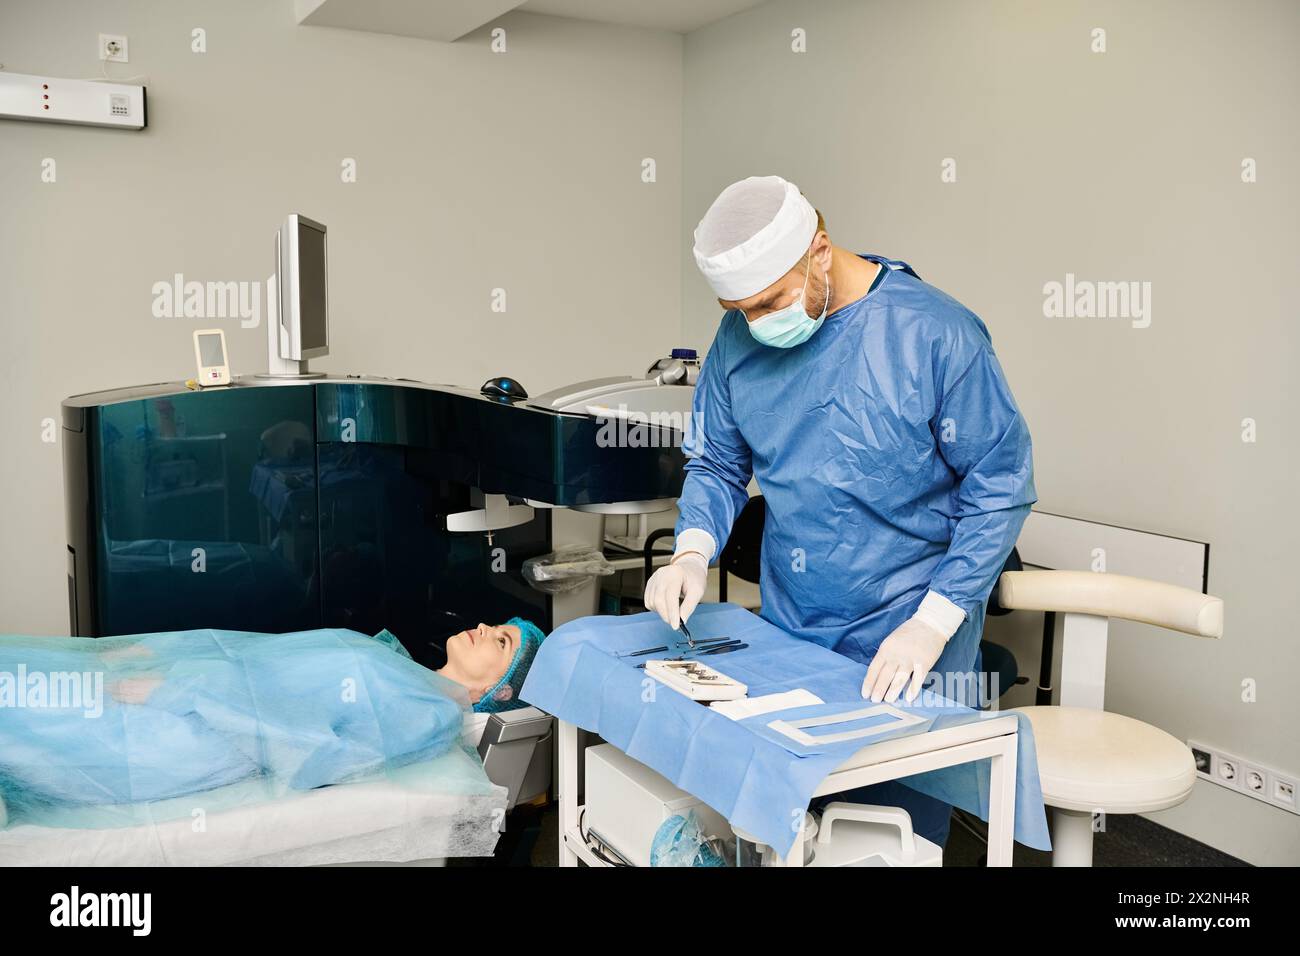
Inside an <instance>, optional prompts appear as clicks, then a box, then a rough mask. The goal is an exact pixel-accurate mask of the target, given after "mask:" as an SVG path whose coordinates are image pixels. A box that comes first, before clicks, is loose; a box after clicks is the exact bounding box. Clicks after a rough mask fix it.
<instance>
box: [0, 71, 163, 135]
mask: <svg viewBox="0 0 1300 956" xmlns="http://www.w3.org/2000/svg"><path fill="white" fill-rule="evenodd" d="M0 119H19V120H37V121H44V122H47V123H74V124H77V125H80V126H111V127H115V128H117V129H144V128H145V126H146V124H147V121H146V116H145V97H144V87H143V86H139V85H138V84H134V83H107V82H105V83H101V82H99V81H97V80H63V79H59V78H58V77H55V76H36V75H33V74H30V73H5V72H0Z"/></svg>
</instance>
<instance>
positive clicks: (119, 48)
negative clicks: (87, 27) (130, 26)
mask: <svg viewBox="0 0 1300 956" xmlns="http://www.w3.org/2000/svg"><path fill="white" fill-rule="evenodd" d="M99 58H100V59H101V60H111V61H112V62H113V63H129V62H130V57H129V56H128V55H127V46H126V37H125V36H122V35H121V34H117V33H101V34H100V35H99Z"/></svg>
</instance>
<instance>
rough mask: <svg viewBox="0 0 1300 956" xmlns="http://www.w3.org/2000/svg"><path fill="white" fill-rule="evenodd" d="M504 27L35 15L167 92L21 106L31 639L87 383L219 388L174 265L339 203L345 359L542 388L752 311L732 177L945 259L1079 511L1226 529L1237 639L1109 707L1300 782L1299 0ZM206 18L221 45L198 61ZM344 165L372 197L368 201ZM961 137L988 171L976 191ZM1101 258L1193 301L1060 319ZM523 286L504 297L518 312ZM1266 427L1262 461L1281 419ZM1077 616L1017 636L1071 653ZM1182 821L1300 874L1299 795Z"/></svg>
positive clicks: (10, 135)
mask: <svg viewBox="0 0 1300 956" xmlns="http://www.w3.org/2000/svg"><path fill="white" fill-rule="evenodd" d="M497 25H503V26H505V27H506V28H507V32H508V43H509V52H508V53H507V54H505V55H493V54H491V53H490V52H489V51H488V45H487V36H486V33H485V32H482V31H481V32H480V33H478V34H474V35H472V36H471V37H469V38H467V39H466V40H463V41H461V42H458V43H455V44H440V43H436V42H431V41H423V40H411V39H402V38H398V37H392V36H380V35H369V34H362V33H354V32H351V31H339V30H330V29H323V28H304V27H298V26H296V25H295V24H294V21H293V17H292V3H291V2H289V0H284V2H266V0H263V2H258V0H227V2H223V3H220V4H215V3H199V2H196V0H182V2H163V0H138V2H131V3H127V2H125V0H104V2H89V0H83V2H75V0H45V2H36V0H10V2H6V3H4V4H2V5H0V62H3V63H4V64H5V67H6V69H8V70H11V71H14V72H44V73H50V74H54V75H63V76H92V75H97V74H98V71H99V68H100V65H99V63H98V61H96V60H94V59H93V49H94V43H95V37H96V34H98V33H99V32H101V31H103V32H120V33H126V34H128V35H129V37H130V50H131V63H130V64H129V65H126V66H114V67H113V69H112V70H111V75H113V76H124V75H132V74H136V73H146V74H148V76H149V110H150V128H149V129H148V130H147V131H145V132H143V133H126V132H119V131H108V130H97V129H83V128H75V127H58V126H50V125H38V124H24V123H12V122H5V123H0V197H2V198H3V203H4V205H3V209H4V215H3V220H0V363H2V364H0V372H3V374H0V399H2V400H3V409H4V414H3V415H0V449H3V454H0V526H2V528H3V531H4V534H3V535H2V536H0V631H3V632H11V633H24V632H28V633H63V632H66V627H67V623H66V620H67V619H66V608H65V598H64V583H63V575H64V557H63V548H62V542H63V540H64V539H63V515H62V479H61V466H60V457H59V456H60V452H59V448H58V446H57V445H45V444H42V443H41V441H40V431H41V421H42V419H44V418H46V417H55V418H57V416H58V403H59V401H60V400H61V399H62V398H63V397H64V396H66V395H68V394H70V393H73V392H78V391H86V390H91V389H99V388H105V387H109V386H116V385H122V384H134V383H140V382H148V381H157V380H163V379H172V378H178V377H182V376H184V375H187V374H190V362H191V351H190V344H189V341H190V340H189V336H190V332H191V331H192V330H193V328H195V327H196V326H197V324H198V323H197V322H196V321H195V320H184V319H155V318H153V317H152V316H151V314H150V305H151V298H152V297H151V292H150V289H151V287H152V285H153V283H154V282H156V281H158V280H160V279H167V278H169V277H170V276H171V275H172V274H173V273H175V272H182V273H184V274H185V275H186V276H187V277H188V278H194V279H200V280H207V279H216V280H261V279H262V278H264V276H265V275H266V274H267V273H268V272H269V271H270V268H271V261H270V258H271V233H272V231H273V229H274V228H275V227H276V226H277V225H278V224H279V222H280V221H281V219H282V218H283V216H284V215H285V214H286V213H288V212H290V211H302V212H304V213H307V214H308V215H312V216H314V217H316V218H318V219H321V220H323V221H324V222H326V223H328V225H329V227H330V253H331V276H330V278H331V297H332V302H331V304H332V308H333V328H332V334H333V337H334V340H333V354H332V355H331V356H330V357H329V358H328V359H326V360H323V361H319V362H317V363H316V364H317V366H318V367H321V368H325V369H330V370H336V371H360V372H368V373H373V374H385V375H404V376H409V377H413V378H421V379H426V380H432V381H445V382H453V383H458V384H471V385H472V384H477V383H478V382H480V381H482V380H483V379H484V378H486V377H487V376H488V375H489V374H494V373H498V372H507V373H511V374H514V375H516V376H517V377H519V378H520V379H522V380H523V381H524V383H525V384H526V385H527V386H528V387H529V388H530V389H533V390H537V391H540V390H543V389H546V388H549V387H552V386H555V385H559V384H561V383H563V382H566V381H572V380H576V379H580V378H584V377H588V376H589V375H591V374H615V373H631V372H637V371H641V370H643V368H644V365H645V364H646V360H647V359H648V358H650V357H653V356H654V355H657V354H660V353H662V352H663V351H664V350H666V349H667V348H669V347H671V346H673V345H679V344H687V345H695V346H697V347H699V348H701V349H703V348H705V347H707V345H708V343H709V340H710V338H711V336H712V332H713V328H714V325H715V324H716V322H717V319H718V314H717V308H716V305H715V304H714V303H713V302H712V298H711V296H710V295H709V293H708V291H707V289H706V288H705V286H704V284H703V282H702V281H701V280H700V279H699V277H698V276H697V275H696V273H695V271H694V266H693V264H692V263H691V262H690V242H689V232H690V229H691V228H692V227H693V226H694V223H695V222H696V221H697V220H698V218H699V216H700V215H701V214H702V213H703V211H704V209H705V208H706V207H707V205H708V203H709V202H710V201H711V200H712V198H713V197H714V195H716V193H717V192H718V190H720V189H721V188H722V187H723V186H724V185H726V184H727V183H728V182H731V181H732V180H734V179H737V178H740V177H742V176H745V175H750V174H753V173H767V172H780V173H781V174H783V175H785V176H787V177H788V178H790V179H792V180H794V181H795V182H797V183H799V184H800V186H801V187H802V188H803V189H804V191H805V192H806V193H807V194H808V195H809V197H810V198H811V199H812V200H813V201H814V203H816V204H817V205H818V206H819V207H820V208H821V209H822V210H823V212H824V213H825V214H826V216H827V219H828V222H829V225H830V231H831V235H832V237H833V238H834V239H835V240H836V241H837V242H839V243H840V244H841V245H844V246H846V247H849V248H852V249H856V250H860V251H875V252H881V253H884V254H887V255H892V256H896V257H901V258H905V259H908V260H909V261H911V262H912V264H913V265H914V266H916V268H917V269H918V271H920V273H921V274H922V276H924V277H925V278H927V279H929V280H931V281H933V282H935V283H936V284H937V285H939V286H940V287H942V288H944V289H946V290H947V291H949V292H951V293H952V294H954V295H956V296H957V297H958V298H960V299H962V300H963V301H964V302H966V303H967V304H968V305H970V306H971V307H972V308H974V309H975V310H976V311H977V312H979V313H980V314H981V315H982V316H983V317H984V319H985V320H986V321H987V323H988V325H989V327H990V329H991V331H992V333H993V336H994V340H995V343H996V345H997V347H998V351H999V354H1000V356H1001V358H1002V361H1003V363H1004V365H1005V367H1006V369H1007V372H1008V375H1009V376H1010V378H1011V381H1012V384H1013V387H1014V388H1015V391H1016V393H1017V396H1018V398H1019V400H1020V402H1021V404H1022V406H1023V407H1024V410H1025V413H1026V415H1027V417H1028V419H1029V422H1030V426H1031V429H1032V431H1033V435H1034V440H1035V448H1036V460H1037V469H1038V488H1039V493H1040V496H1041V505H1042V506H1043V507H1044V508H1046V509H1048V510H1052V511H1056V512H1059V513H1064V514H1070V515H1076V516H1079V517H1084V518H1089V519H1093V520H1098V521H1105V522H1111V523H1115V524H1123V525H1129V526H1133V527H1138V528H1143V529H1147V530H1152V531H1157V532H1163V533H1168V534H1174V535H1181V536H1185V537H1189V538H1196V539H1200V540H1206V541H1209V542H1210V543H1211V562H1210V588H1211V591H1212V592H1213V593H1215V594H1219V595H1221V596H1222V597H1223V598H1224V599H1225V601H1226V602H1227V611H1228V614H1227V620H1228V624H1227V628H1226V634H1225V636H1224V639H1223V640H1222V641H1221V642H1217V643H1215V642H1203V641H1197V640H1193V639H1191V638H1183V637H1175V636H1172V635H1165V634H1161V633H1157V632H1155V631H1153V630H1152V629H1150V628H1144V627H1140V626H1132V627H1116V628H1115V630H1114V633H1115V640H1114V641H1113V642H1112V651H1111V667H1110V674H1109V696H1108V704H1109V706H1110V707H1111V708H1112V709H1114V710H1118V711H1121V712H1123V713H1129V714H1133V715H1135V716H1138V717H1141V718H1143V719H1147V720H1150V721H1152V722H1154V723H1156V724H1158V725H1160V726H1162V727H1164V728H1166V729H1167V730H1168V731H1170V732H1171V733H1173V734H1175V735H1177V736H1179V737H1184V738H1186V737H1195V738H1199V739H1203V740H1205V741H1207V742H1209V743H1213V744H1217V745H1219V746H1221V747H1224V748H1227V749H1230V750H1234V751H1236V752H1238V753H1239V754H1240V755H1242V756H1245V757H1249V758H1253V759H1255V760H1258V761H1260V762H1263V763H1267V764H1273V765H1276V766H1278V767H1279V768H1281V769H1285V770H1289V771H1292V772H1295V773H1300V735H1298V734H1297V732H1296V729H1295V728H1296V727H1297V726H1300V699H1297V697H1296V695H1294V694H1293V693H1291V692H1290V688H1289V687H1288V686H1286V684H1285V682H1287V681H1288V680H1289V679H1290V678H1291V675H1294V674H1295V673H1297V671H1298V670H1300V641H1297V640H1296V638H1295V635H1294V633H1293V632H1294V622H1295V621H1296V620H1297V618H1300V598H1297V592H1298V591H1300V589H1297V587H1296V584H1295V571H1296V561H1295V559H1294V556H1293V555H1294V552H1293V547H1294V544H1293V542H1294V541H1295V540H1296V537H1297V536H1296V531H1297V527H1296V526H1297V523H1298V522H1297V518H1296V512H1295V506H1294V503H1293V497H1294V495H1293V490H1292V489H1293V488H1294V486H1295V482H1296V479H1295V475H1296V472H1297V466H1298V465H1300V461H1298V460H1297V451H1296V447H1297V443H1296V442H1295V440H1294V437H1293V436H1292V435H1290V434H1289V432H1288V429H1289V427H1290V425H1291V422H1292V420H1293V419H1294V417H1295V414H1296V412H1297V411H1300V409H1297V400H1296V391H1295V386H1294V382H1295V376H1294V372H1293V369H1292V363H1293V362H1294V359H1295V356H1296V355H1297V353H1298V352H1300V348H1298V346H1300V341H1298V339H1300V333H1298V332H1297V329H1296V321H1295V320H1296V316H1295V310H1294V306H1293V305H1292V304H1291V298H1290V297H1291V290H1290V288H1289V285H1290V284H1291V276H1293V274H1294V272H1295V267H1294V263H1295V262H1296V261H1297V258H1300V236H1298V235H1297V230H1296V228H1295V224H1296V222H1297V221H1300V216H1298V215H1297V214H1298V213H1300V208H1298V207H1300V194H1298V192H1297V190H1298V189H1300V187H1298V186H1297V181H1296V177H1295V176H1294V173H1293V170H1294V156H1295V155H1296V154H1297V151H1298V150H1300V142H1298V141H1297V140H1298V139H1300V134H1298V133H1297V126H1296V124H1295V123H1294V122H1289V121H1288V120H1287V118H1288V117H1290V116H1292V115H1293V114H1294V109H1295V93H1296V91H1297V89H1298V88H1300V65H1298V63H1297V60H1296V58H1295V57H1294V55H1293V49H1292V47H1293V41H1294V37H1295V35H1296V30H1297V27H1300V7H1296V6H1295V5H1294V4H1291V3H1288V2H1285V0H1277V2H1267V0H1261V2H1258V3H1254V4H1251V5H1249V7H1248V12H1247V13H1245V14H1241V15H1239V11H1237V8H1235V7H1230V6H1229V5H1228V4H1225V3H1207V2H1173V0H1162V2H1158V0H1148V2H1145V3H1142V4H1132V3H1117V2H1113V3H1100V2H1095V3H1088V4H1084V3H1081V2H1074V3H1062V2H1054V3H1050V4H1042V3H1028V2H1025V3H1012V2H965V0H962V2H958V0H923V2H901V0H893V2H884V0H881V2H876V0H854V2H850V0H817V2H800V3H795V2H773V3H770V4H768V5H765V6H763V7H759V8H757V9H755V10H753V11H750V12H748V13H744V14H740V15H737V16H735V17H731V18H729V19H727V20H725V21H722V22H721V23H719V24H716V25H714V26H713V27H709V28H706V29H704V30H701V31H698V32H696V33H693V34H691V35H689V36H688V37H687V38H686V41H685V59H684V63H683V53H682V50H683V44H682V40H681V38H679V37H677V36H675V35H671V34H665V33H658V32H651V31H637V30H627V29H617V28H608V27H601V26H595V25H592V24H585V23H580V22H577V21H571V20H563V19H556V18H550V17H541V16H529V15H526V14H513V15H510V16H507V17H505V18H504V19H503V20H501V21H499V23H498V24H497ZM1098 26H1100V27H1104V28H1106V29H1107V31H1108V43H1109V52H1107V53H1105V54H1101V55H1098V54H1093V53H1090V52H1089V31H1090V30H1091V29H1092V28H1093V27H1098ZM194 27H203V28H205V29H206V30H207V34H208V44H209V52H208V53H206V54H203V55H199V54H194V53H191V52H190V47H189V37H190V30H191V29H192V28H194ZM796 27H801V28H803V29H805V30H806V31H807V33H808V49H809V52H808V53H806V54H803V55H796V54H793V53H791V52H790V31H791V30H792V29H793V28H796ZM683 91H685V95H683ZM1246 156H1251V157H1254V158H1256V159H1257V160H1258V163H1259V177H1260V178H1259V182H1258V183H1256V184H1254V185H1244V184H1242V183H1241V182H1240V176H1239V169H1240V163H1241V160H1242V158H1243V157H1246ZM45 157H52V158H54V159H55V160H56V161H57V163H58V167H57V169H58V182H57V183H55V184H44V183H42V182H41V181H40V171H41V165H40V164H41V161H42V160H43V159H44V158H45ZM344 157H355V158H356V159H357V160H358V163H359V172H360V181H359V182H358V183H356V184H350V185H345V184H342V183H341V182H340V181H339V168H340V167H339V164H340V161H341V160H342V159H343V158H344ZM644 157H653V158H656V159H657V161H658V182H656V183H654V184H645V183H643V182H642V181H641V179H640V171H641V167H640V163H641V160H642V158H644ZM945 157H953V158H955V159H956V160H957V162H958V181H957V182H956V183H953V184H943V183H941V182H940V180H939V165H940V162H941V161H942V160H943V159H944V158H945ZM682 168H685V170H686V173H687V175H686V176H685V178H682V176H681V175H680V174H679V170H680V169H682ZM1066 272H1073V273H1075V274H1077V275H1078V276H1080V277H1081V278H1088V279H1124V280H1136V281H1150V282H1152V283H1153V315H1152V323H1151V326H1150V327H1149V328H1147V329H1133V328H1131V327H1130V326H1129V325H1128V324H1127V323H1124V322H1121V321H1100V320H1082V319H1076V320H1049V319H1045V318H1044V317H1043V314H1042V287H1043V284H1044V283H1045V282H1048V281H1051V280H1061V279H1063V278H1064V275H1065V273H1066ZM498 286H499V287H504V288H506V290H507V294H508V303H509V311H508V312H507V313H506V314H505V315H497V314H494V313H492V312H491V311H490V310H489V294H490V290H491V289H492V288H494V287H498ZM683 303H684V305H683ZM679 314H681V315H683V316H684V318H683V321H682V324H681V326H680V328H679V326H678V324H677V322H676V320H675V317H676V316H677V315H679ZM225 327H226V328H227V329H228V335H229V338H230V341H231V347H232V353H233V359H234V362H235V365H236V370H237V371H249V370H257V369H260V368H262V367H263V363H264V361H265V358H264V352H263V333H262V330H261V329H257V330H239V329H238V328H237V325H236V324H235V323H230V322H228V323H225ZM681 332H684V333H685V334H684V338H685V341H679V340H678V339H679V333H681ZM1246 417H1252V418H1255V419H1256V420H1257V421H1258V423H1259V440H1258V442H1257V443H1254V444H1243V443H1242V441H1241V439H1240V429H1241V425H1240V423H1241V420H1242V419H1243V418H1246ZM1036 625H1037V622H1036V621H1029V620H1025V621H1022V622H1021V624H1020V626H1019V627H1018V628H1014V629H1013V630H1015V633H1013V634H1008V631H1007V629H1006V628H1005V622H1002V621H998V622H994V624H993V625H991V628H995V629H997V632H998V633H999V634H1000V635H1001V636H1002V637H1003V639H1006V640H1008V641H1009V642H1010V643H1011V644H1012V645H1013V647H1014V649H1015V650H1016V652H1017V655H1018V656H1019V658H1020V660H1021V664H1022V670H1023V671H1024V672H1027V673H1030V674H1036V673H1037V660H1036V657H1035V653H1036V646H1037V626H1036ZM1243 680H1254V681H1257V682H1258V702H1257V703H1250V704H1247V703H1243V702H1242V700H1241V696H1242V694H1241V683H1242V681H1243ZM1157 819H1159V821H1160V822H1161V823H1164V824H1166V825H1169V826H1173V827H1175V828H1177V829H1180V830H1183V831H1184V832H1187V833H1189V834H1191V835H1193V836H1195V837H1197V838H1199V839H1202V840H1204V841H1206V842H1208V843H1211V844H1213V845H1216V846H1219V847H1221V848H1222V849H1224V850H1226V851H1228V852H1231V853H1234V854H1236V855H1238V856H1241V857H1244V858H1245V859H1248V860H1251V861H1253V862H1259V863H1281V862H1287V863H1293V864H1294V863H1296V862H1300V827H1297V825H1296V823H1297V818H1296V817H1295V816H1290V815H1286V814H1284V813H1282V812H1280V811H1277V810H1274V809H1272V808H1269V807H1266V806H1263V805H1260V804H1256V803H1254V802H1252V801H1250V800H1248V799H1246V798H1244V797H1238V796H1234V795H1231V794H1229V793H1227V792H1226V791H1223V790H1220V789H1217V788H1213V787H1210V786H1205V785H1199V784H1198V789H1197V791H1196V793H1195V794H1194V796H1193V798H1192V799H1191V800H1190V801H1189V802H1188V803H1187V804H1185V805H1184V806H1183V807H1180V808H1177V809H1175V810H1171V811H1167V812H1165V813H1162V814H1159V815H1158V816H1157Z"/></svg>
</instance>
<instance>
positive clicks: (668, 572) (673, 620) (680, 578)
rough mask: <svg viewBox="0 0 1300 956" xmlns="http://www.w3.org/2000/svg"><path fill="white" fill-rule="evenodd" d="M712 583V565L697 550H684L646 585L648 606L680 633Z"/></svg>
mask: <svg viewBox="0 0 1300 956" xmlns="http://www.w3.org/2000/svg"><path fill="white" fill-rule="evenodd" d="M708 580H709V562H708V559H707V558H705V557H704V555H702V554H700V553H699V552H698V551H684V552H682V553H681V554H676V555H673V559H672V561H671V562H669V563H668V564H666V565H664V566H663V567H662V568H660V569H659V570H658V571H656V572H655V573H654V574H652V575H650V580H649V581H647V582H646V585H645V606H646V607H647V608H648V609H650V610H651V611H654V612H655V613H656V614H658V615H659V616H660V617H661V618H663V619H664V620H665V621H667V622H668V626H669V627H671V628H672V629H673V630H674V631H675V630H677V627H678V625H679V624H681V622H682V621H686V620H689V619H690V616H691V613H692V612H693V611H694V610H695V607H696V605H697V604H699V603H700V598H702V597H704V586H705V585H706V584H707V583H708Z"/></svg>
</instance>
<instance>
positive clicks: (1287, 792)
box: [1187, 740, 1300, 814]
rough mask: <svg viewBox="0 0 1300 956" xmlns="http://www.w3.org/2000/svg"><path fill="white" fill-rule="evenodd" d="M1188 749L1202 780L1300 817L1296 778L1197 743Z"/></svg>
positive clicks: (1190, 742) (1190, 743) (1192, 742)
mask: <svg viewBox="0 0 1300 956" xmlns="http://www.w3.org/2000/svg"><path fill="white" fill-rule="evenodd" d="M1187 746H1188V748H1189V749H1190V750H1191V751H1192V760H1193V761H1194V762H1195V764H1196V775H1197V776H1198V777H1200V778H1201V779H1202V780H1208V781H1210V782H1211V783H1215V784H1218V785H1219V786H1220V787H1226V788H1227V789H1229V790H1236V791H1237V792H1239V793H1244V794H1246V795H1247V796H1250V797H1254V798H1255V799H1256V800H1260V801H1262V802H1264V803H1270V804H1272V805H1273V806H1275V807H1278V808H1279V809H1282V810H1287V811H1289V812H1291V813H1295V814H1300V804H1298V803H1297V799H1298V798H1297V796H1296V778H1295V777H1294V776H1293V775H1290V774H1282V773H1278V772H1277V771H1276V770H1271V769H1269V768H1268V767H1262V766H1260V765H1259V764H1255V763H1248V762H1247V761H1245V760H1242V759H1241V758H1240V757H1236V756H1234V755H1232V754H1229V753H1224V752H1223V751H1222V750H1215V749H1214V748H1213V747H1207V746H1206V745H1205V744H1201V743H1197V742H1196V741H1194V740H1189V741H1188V742H1187Z"/></svg>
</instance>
